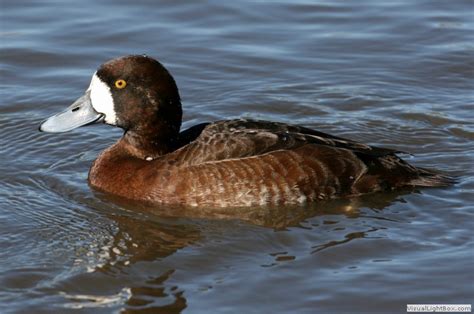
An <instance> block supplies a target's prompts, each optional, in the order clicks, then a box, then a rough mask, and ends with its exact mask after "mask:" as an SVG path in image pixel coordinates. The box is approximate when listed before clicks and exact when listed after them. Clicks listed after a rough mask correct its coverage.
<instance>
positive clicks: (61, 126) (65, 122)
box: [39, 91, 104, 133]
mask: <svg viewBox="0 0 474 314" xmlns="http://www.w3.org/2000/svg"><path fill="white" fill-rule="evenodd" d="M103 119H104V115H103V114H101V113H98V112H97V111H95V110H94V108H93V107H92V103H91V98H90V92H89V91H87V92H86V93H85V94H84V95H83V96H82V97H80V98H79V99H78V100H76V101H75V102H74V103H73V104H72V105H71V106H70V107H69V108H67V109H66V110H65V111H63V112H60V113H58V114H55V115H54V116H52V117H49V118H48V119H46V120H44V121H43V122H42V123H41V125H40V127H39V130H40V131H42V132H49V133H60V132H67V131H70V130H72V129H75V128H78V127H81V126H83V125H87V124H92V123H97V122H101V121H102V120H103Z"/></svg>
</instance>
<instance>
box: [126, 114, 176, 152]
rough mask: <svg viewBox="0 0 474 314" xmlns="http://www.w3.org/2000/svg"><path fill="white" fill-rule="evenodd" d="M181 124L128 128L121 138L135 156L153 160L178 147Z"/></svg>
mask: <svg viewBox="0 0 474 314" xmlns="http://www.w3.org/2000/svg"><path fill="white" fill-rule="evenodd" d="M178 136H179V125H178V126H176V125H175V126H171V125H169V124H167V123H164V124H163V125H159V126H158V127H155V128H150V127H148V128H144V129H140V130H128V131H126V132H125V134H124V135H123V137H122V139H121V142H122V143H121V144H123V145H124V147H125V148H126V149H127V151H128V152H129V153H130V154H131V155H133V156H134V157H137V158H140V159H144V160H153V159H155V158H157V157H159V156H162V155H165V154H168V153H170V152H172V151H174V150H175V149H177V148H178V145H179V144H178Z"/></svg>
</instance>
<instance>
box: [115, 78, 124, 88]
mask: <svg viewBox="0 0 474 314" xmlns="http://www.w3.org/2000/svg"><path fill="white" fill-rule="evenodd" d="M125 86H127V82H125V81H124V80H116V81H115V87H117V88H118V89H122V88H124V87H125Z"/></svg>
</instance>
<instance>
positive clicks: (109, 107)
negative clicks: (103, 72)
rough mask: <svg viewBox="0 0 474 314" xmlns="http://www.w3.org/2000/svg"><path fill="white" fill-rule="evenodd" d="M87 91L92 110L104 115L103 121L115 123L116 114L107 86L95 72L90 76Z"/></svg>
mask: <svg viewBox="0 0 474 314" xmlns="http://www.w3.org/2000/svg"><path fill="white" fill-rule="evenodd" d="M87 91H90V97H91V103H92V107H94V110H95V111H97V112H99V113H102V114H104V115H105V119H104V121H105V122H106V123H107V124H112V125H116V124H117V115H116V112H115V109H114V99H113V98H112V93H111V92H110V88H109V86H107V84H105V83H104V82H103V81H102V80H101V79H100V78H99V77H98V76H97V72H96V73H94V75H93V76H92V80H91V84H90V85H89V88H88V89H87Z"/></svg>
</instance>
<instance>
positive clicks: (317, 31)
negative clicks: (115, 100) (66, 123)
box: [0, 0, 474, 313]
mask: <svg viewBox="0 0 474 314" xmlns="http://www.w3.org/2000/svg"><path fill="white" fill-rule="evenodd" d="M0 12H1V13H0V14H1V15H0V23H1V24H0V44H1V46H0V51H1V55H0V57H1V58H0V83H1V97H0V101H1V102H0V129H1V130H2V134H1V137H0V147H1V156H0V173H1V187H0V225H1V228H0V252H1V253H0V254H1V255H0V304H1V310H0V311H1V312H6V313H9V312H11V313H31V312H33V311H34V312H36V313H68V312H77V313H109V312H120V311H124V312H126V313H135V312H136V313H178V312H184V313H209V312H218V313H272V312H291V313H315V312H318V313H353V312H360V313H369V312H373V313H404V312H405V311H406V304H407V303H473V299H474V298H473V297H474V287H473V285H474V266H473V265H474V263H473V257H474V250H473V248H474V245H473V233H472V230H473V221H474V220H473V209H474V206H473V204H474V198H473V193H472V191H473V190H474V179H473V173H474V169H473V166H472V165H473V164H474V158H473V156H474V146H473V144H472V143H473V140H474V113H473V112H474V110H473V104H474V92H473V91H474V44H473V42H474V32H473V28H474V14H473V13H472V12H474V4H473V2H472V1H416V2H415V1H409V0H405V1H403V0H395V1H370V0H364V1H352V2H349V1H344V2H343V1H340V2H332V1H302V0H301V1H289V0H287V1H284V0H282V1H273V2H270V1H244V0H239V1H209V2H206V3H199V4H198V3H195V4H191V3H188V4H184V3H183V4H181V3H179V4H178V3H176V2H174V1H160V2H159V3H158V2H156V3H155V2H154V3H151V2H148V1H135V2H129V1H111V0H109V1H91V0H84V1H81V2H65V1H54V0H51V1H26V0H25V1H13V0H2V1H1V11H0ZM131 53H146V54H148V55H150V56H153V57H155V58H158V59H159V60H161V61H162V62H163V63H164V64H165V65H166V66H167V67H168V69H169V70H170V71H171V73H172V74H173V75H174V77H175V79H176V81H177V83H178V86H179V87H180V92H181V96H182V98H183V104H184V110H185V117H184V126H185V127H188V126H191V125H193V124H196V123H199V122H204V121H210V120H216V119H226V118H235V117H252V118H257V119H269V120H276V121H283V122H291V123H296V124H301V125H305V126H308V127H313V128H316V129H318V130H321V131H324V132H329V133H332V134H335V135H339V136H344V137H348V138H352V139H355V140H359V141H363V142H366V143H371V144H374V145H382V146H387V147H391V148H395V149H400V150H403V151H408V152H410V153H413V154H414V157H411V158H410V157H407V158H409V159H410V162H412V163H414V164H416V165H422V166H425V167H431V168H437V169H440V170H443V171H445V172H447V173H449V174H451V175H456V176H459V183H458V184H456V185H455V186H453V187H450V188H443V189H423V190H420V191H415V192H408V191H401V192H399V193H392V194H375V195H369V196H366V197H363V198H359V199H353V200H338V201H333V202H326V203H322V204H316V205H308V206H305V207H288V208H279V209H272V210H264V209H259V210H257V209H253V210H247V211H245V210H243V211H239V212H225V211H224V212H219V213H209V212H206V211H205V210H202V211H198V212H193V213H188V212H173V210H168V209H166V208H161V209H160V208H157V209H156V210H149V209H148V210H147V209H143V208H138V207H135V206H133V204H120V203H117V202H112V201H110V200H108V199H107V198H105V197H104V196H103V195H99V194H96V193H94V192H93V191H91V189H90V188H89V187H88V185H87V182H86V178H87V171H88V168H89V166H90V165H91V162H92V161H93V160H94V158H95V157H96V156H97V154H98V153H99V152H100V151H101V150H103V149H104V148H105V147H107V146H109V145H111V144H112V143H113V142H114V141H115V140H116V139H117V138H118V137H119V136H120V130H118V129H113V128H111V127H107V126H103V125H101V126H94V127H88V128H82V129H78V130H75V131H73V132H70V133H65V134H59V135H51V134H41V133H39V132H38V131H37V127H38V124H39V123H40V121H41V120H42V119H44V118H45V117H47V116H49V115H51V114H53V113H56V112H58V111H59V110H61V109H62V108H65V107H66V106H67V105H69V104H70V103H71V102H72V101H73V100H75V99H76V98H77V97H78V96H80V95H81V94H82V92H83V91H84V89H85V88H86V87H87V86H88V84H89V80H90V76H91V75H92V73H93V72H94V71H95V69H96V68H97V66H98V65H100V64H101V63H102V62H104V61H106V60H108V59H110V58H113V57H117V56H121V55H125V54H131ZM173 214H175V216H176V217H170V215H173Z"/></svg>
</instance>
